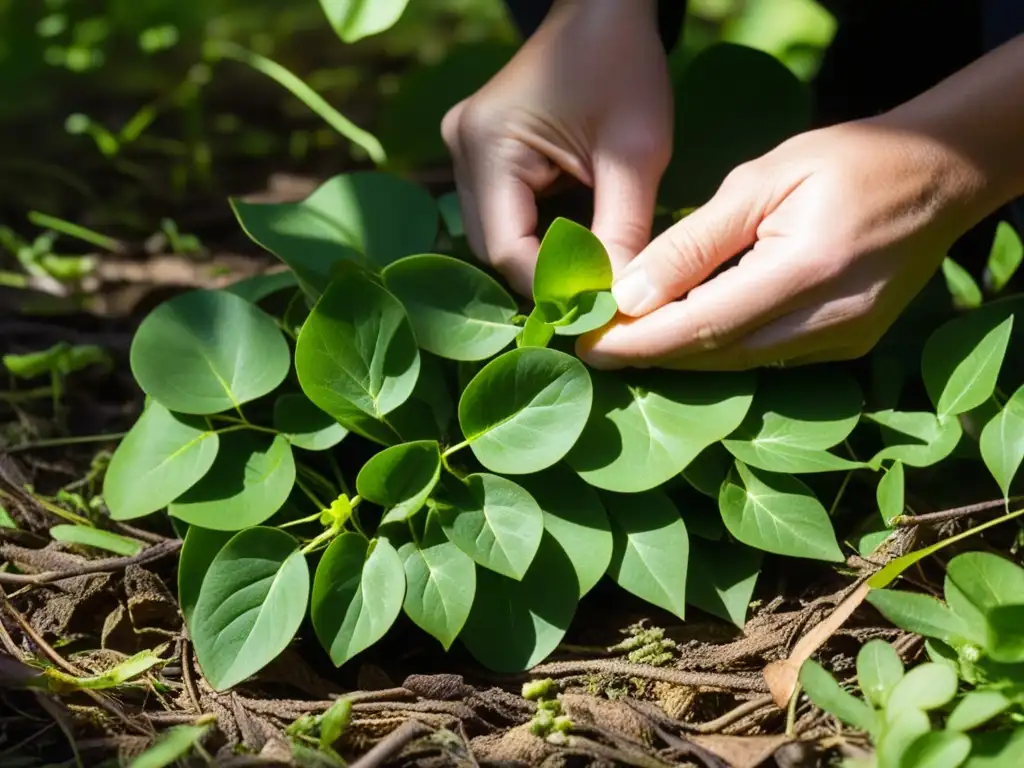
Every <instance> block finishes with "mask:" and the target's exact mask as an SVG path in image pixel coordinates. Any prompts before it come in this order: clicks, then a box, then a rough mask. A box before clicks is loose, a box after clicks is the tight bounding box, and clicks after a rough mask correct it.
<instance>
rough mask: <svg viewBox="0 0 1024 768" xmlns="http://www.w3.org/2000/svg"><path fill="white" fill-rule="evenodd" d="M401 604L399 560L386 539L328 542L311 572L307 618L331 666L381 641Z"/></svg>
mask: <svg viewBox="0 0 1024 768" xmlns="http://www.w3.org/2000/svg"><path fill="white" fill-rule="evenodd" d="M404 599H405V570H404V569H403V568H402V558H400V557H399V556H398V552H396V551H395V548H394V547H393V546H392V545H391V543H390V542H389V541H388V540H387V539H383V538H379V539H374V540H373V541H372V542H369V541H367V540H366V539H364V538H363V537H362V536H360V535H359V534H356V533H343V534H341V535H340V536H338V538H336V539H335V540H334V541H332V542H331V545H330V546H329V547H327V550H326V551H325V552H324V555H323V558H322V559H321V560H320V565H318V566H317V569H316V576H315V577H314V579H313V600H312V604H311V608H310V614H311V616H312V618H313V628H314V629H315V630H316V636H317V637H318V638H319V639H320V644H321V645H322V646H323V647H324V648H325V649H326V650H327V652H328V653H330V655H331V661H333V662H334V665H335V666H337V667H340V666H341V665H342V664H344V663H345V662H346V661H348V660H349V659H351V658H352V657H353V656H355V655H356V654H357V653H359V652H361V651H364V650H366V649H367V648H369V647H370V646H371V645H373V644H374V643H376V642H377V641H378V640H380V639H381V638H382V637H384V635H385V634H386V633H387V631H388V629H390V628H391V625H392V624H394V623H395V619H397V618H398V614H399V613H400V612H401V610H402V601H403V600H404Z"/></svg>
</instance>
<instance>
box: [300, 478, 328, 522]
mask: <svg viewBox="0 0 1024 768" xmlns="http://www.w3.org/2000/svg"><path fill="white" fill-rule="evenodd" d="M295 484H296V485H297V486H298V487H299V490H300V491H302V492H303V493H304V494H306V498H307V499H309V500H310V501H311V502H313V504H315V505H316V508H317V509H320V510H324V509H328V508H329V507H330V505H329V504H324V503H323V502H322V501H320V499H318V498H317V497H316V494H315V493H313V491H312V490H311V489H310V487H309V486H308V485H306V484H305V483H304V482H302V481H301V480H300V479H299V478H297V477H296V478H295ZM318 514H319V513H318Z"/></svg>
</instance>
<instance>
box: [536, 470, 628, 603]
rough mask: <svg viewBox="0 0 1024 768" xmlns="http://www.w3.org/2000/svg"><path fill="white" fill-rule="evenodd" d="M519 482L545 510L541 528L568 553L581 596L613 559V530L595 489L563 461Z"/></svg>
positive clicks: (592, 586)
mask: <svg viewBox="0 0 1024 768" xmlns="http://www.w3.org/2000/svg"><path fill="white" fill-rule="evenodd" d="M519 483H520V484H521V485H522V486H523V488H525V489H526V491H527V492H528V493H529V494H530V495H531V496H532V497H533V498H534V500H535V501H536V502H537V504H538V506H540V508H541V510H542V511H543V513H544V530H545V531H547V532H548V533H549V534H551V536H553V537H554V539H555V541H557V542H558V544H559V545H560V546H561V547H562V550H563V551H564V552H565V554H566V555H568V557H569V560H570V561H571V562H572V566H573V568H574V569H575V571H576V581H577V582H578V583H579V586H580V595H579V596H580V597H581V598H582V597H583V596H584V595H585V594H587V593H588V592H589V591H590V590H592V589H593V588H594V587H595V586H597V582H599V581H600V580H601V577H602V576H604V574H605V571H606V570H607V569H608V564H609V563H610V562H611V559H612V546H613V545H612V531H611V526H610V524H609V522H608V515H607V513H606V512H605V509H604V506H603V505H602V504H601V498H600V496H598V495H597V491H595V490H594V489H593V488H591V487H590V486H589V485H587V484H586V483H584V482H583V481H582V480H581V479H580V478H579V476H578V475H576V474H575V473H574V472H572V471H571V470H570V469H569V468H568V467H566V466H565V465H564V464H556V465H555V466H553V467H551V468H550V469H546V470H544V471H543V472H540V473H538V474H536V475H525V476H523V477H522V478H520V479H519Z"/></svg>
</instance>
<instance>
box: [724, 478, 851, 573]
mask: <svg viewBox="0 0 1024 768" xmlns="http://www.w3.org/2000/svg"><path fill="white" fill-rule="evenodd" d="M718 508H719V510H720V511H721V513H722V520H723V522H724V523H725V527H726V528H728V529H729V532H730V533H731V534H732V535H733V536H735V537H736V538H737V539H739V540H740V541H742V542H743V543H744V544H748V545H750V546H752V547H757V548H758V549H763V550H764V551H766V552H774V553H775V554H779V555H789V556H790V557H809V558H814V559H816V560H829V561H831V562H842V561H843V559H844V558H843V553H842V551H840V549H839V543H838V542H837V541H836V534H835V531H834V530H833V529H832V521H831V520H830V519H829V516H828V512H826V511H825V508H824V507H823V506H822V505H821V502H819V501H818V500H817V499H816V498H815V496H814V493H813V492H812V491H811V489H810V488H808V487H807V486H806V485H804V484H803V483H801V482H800V481H799V480H797V479H796V478H795V477H790V476H788V475H777V474H773V473H769V472H763V471H761V470H757V469H753V468H752V467H748V466H746V465H745V464H743V462H740V461H737V462H736V474H735V475H732V476H730V478H729V480H728V481H726V483H725V484H724V485H723V486H722V490H721V493H720V495H719V497H718Z"/></svg>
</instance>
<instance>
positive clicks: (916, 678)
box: [885, 661, 960, 720]
mask: <svg viewBox="0 0 1024 768" xmlns="http://www.w3.org/2000/svg"><path fill="white" fill-rule="evenodd" d="M959 683H960V681H959V679H958V678H957V676H956V672H954V671H953V670H952V669H950V668H949V667H948V666H946V665H945V664H936V663H935V662H934V661H926V662H924V663H923V664H918V665H917V666H916V667H912V668H911V669H910V670H909V671H908V672H907V674H905V675H904V676H903V677H901V678H900V680H899V682H897V683H896V685H894V686H893V688H892V691H890V692H889V700H888V702H887V703H886V705H885V712H886V717H887V718H888V719H889V720H892V719H893V718H894V717H895V716H896V715H897V714H899V713H900V712H902V711H903V710H905V709H920V710H922V711H924V712H927V711H929V710H932V709H938V708H939V707H942V706H945V705H946V704H948V703H949V702H951V701H952V700H953V697H955V696H956V691H957V687H958V686H959Z"/></svg>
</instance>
